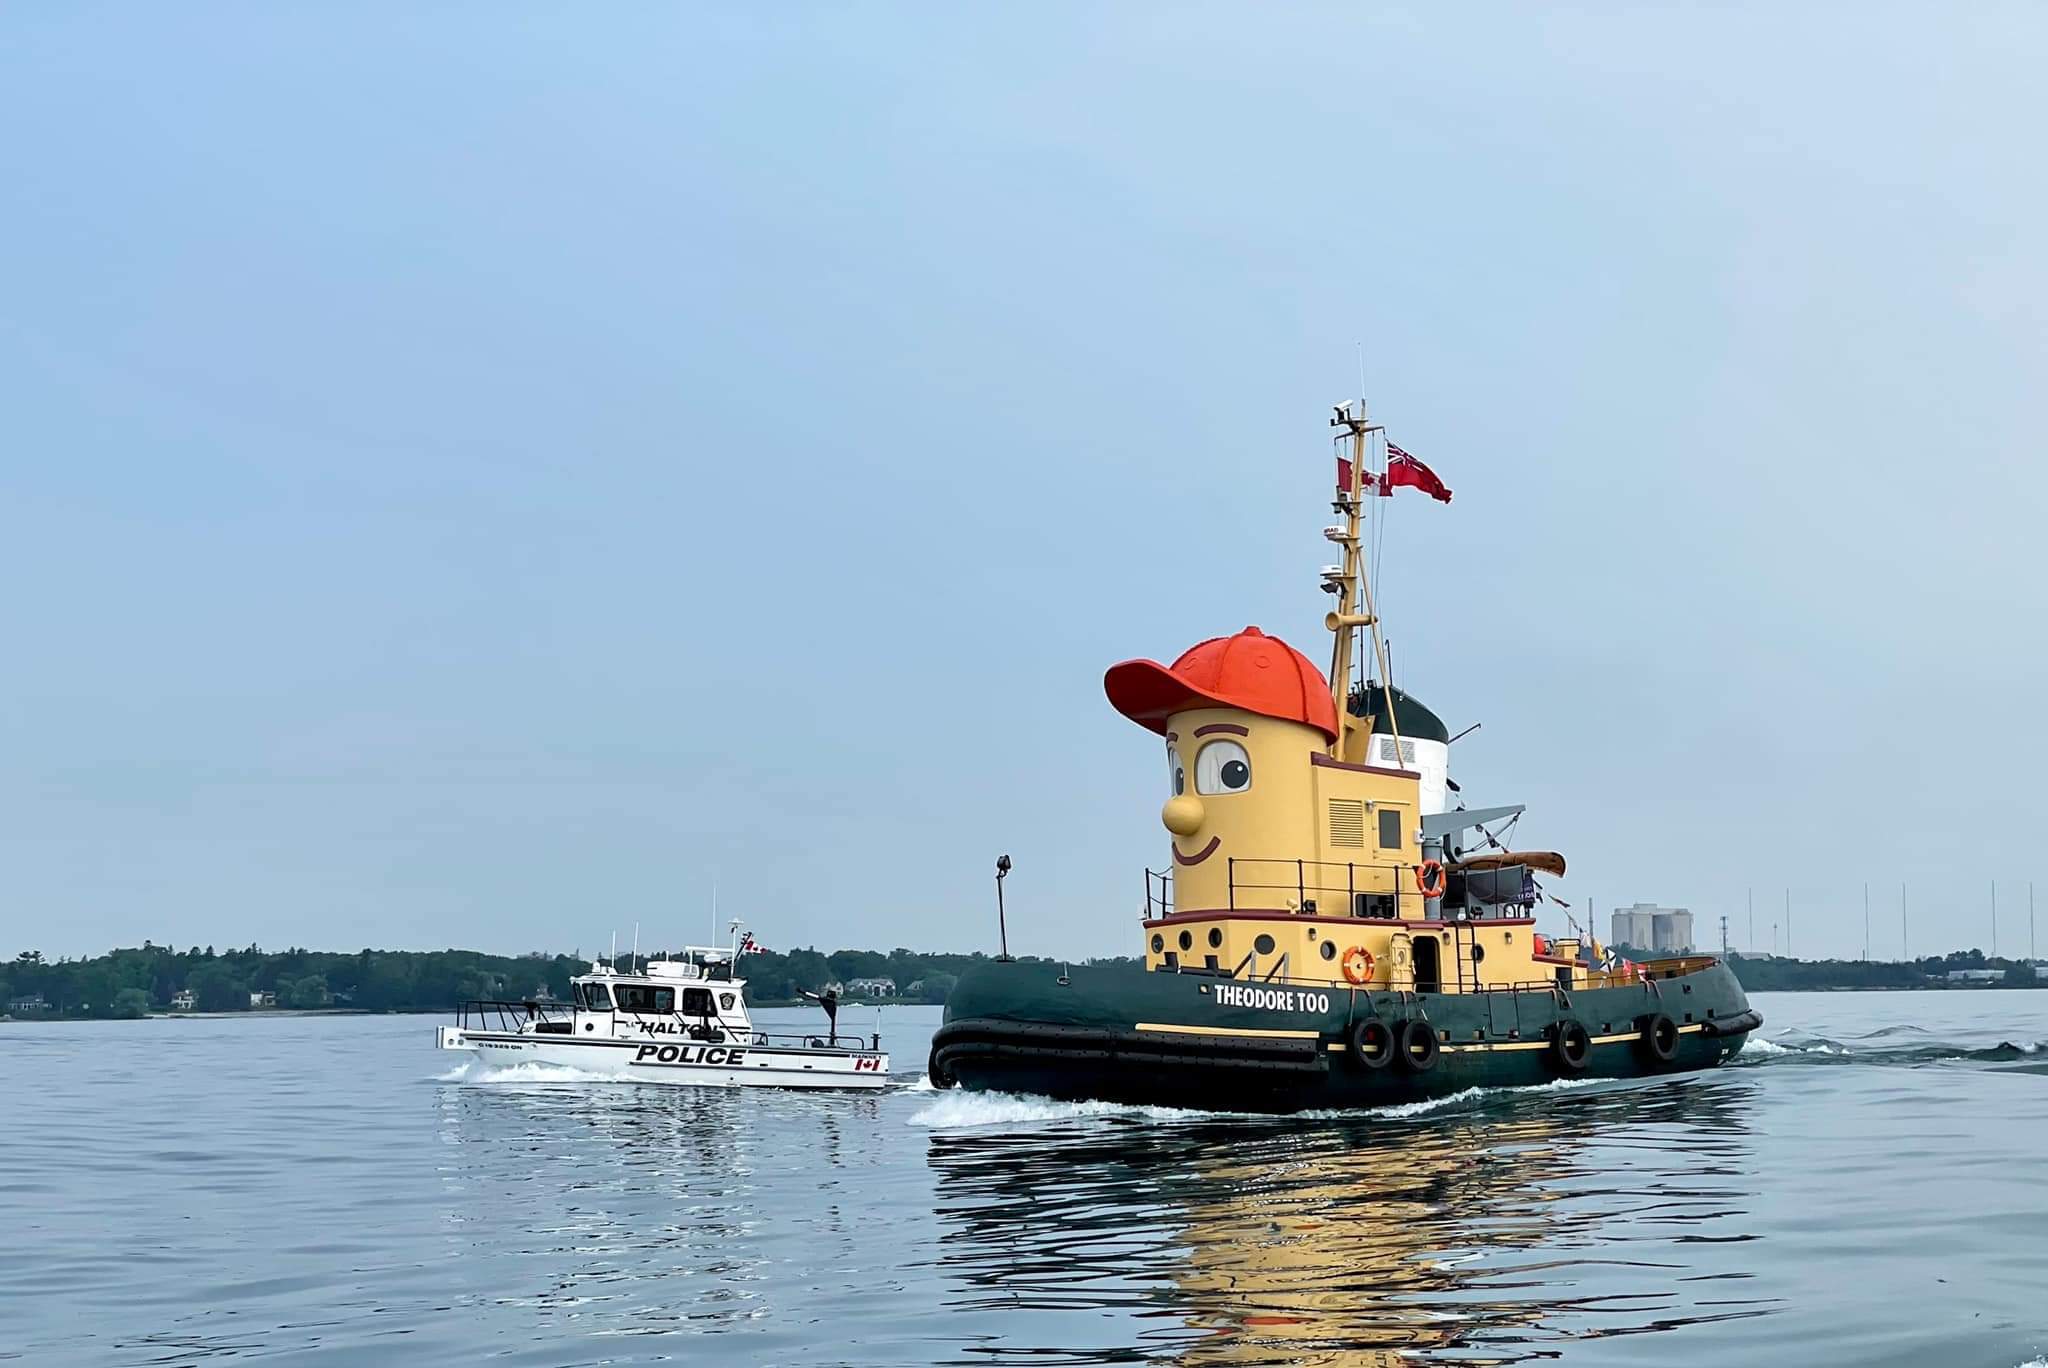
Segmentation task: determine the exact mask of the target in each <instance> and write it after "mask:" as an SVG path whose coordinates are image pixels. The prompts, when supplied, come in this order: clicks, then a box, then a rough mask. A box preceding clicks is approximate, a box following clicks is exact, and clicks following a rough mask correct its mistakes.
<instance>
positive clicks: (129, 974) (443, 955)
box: [0, 941, 987, 1017]
mask: <svg viewBox="0 0 2048 1368" xmlns="http://www.w3.org/2000/svg"><path fill="white" fill-rule="evenodd" d="M660 953H661V952H659V951H649V952H648V957H649V958H655V957H658V956H659V954H660ZM986 958H987V956H985V955H983V954H980V953H975V954H971V955H925V954H919V953H917V952H916V951H912V950H902V949H898V950H891V951H888V952H886V953H884V952H882V951H879V950H835V951H832V952H831V953H829V954H828V953H826V952H824V951H820V950H811V949H805V950H791V951H788V952H786V953H777V952H775V951H757V952H755V953H752V954H749V955H745V956H743V957H742V960H741V964H740V966H739V968H740V974H741V976H742V977H744V978H745V979H747V980H748V988H747V996H748V998H749V999H750V1000H751V1001H752V1002H754V1003H755V1004H757V1005H761V1004H773V1003H776V1002H787V1001H792V1000H796V999H798V998H799V997H800V996H801V995H802V994H803V993H805V992H813V993H815V992H820V991H822V990H823V989H824V988H826V987H827V986H828V985H831V984H839V985H841V987H842V991H844V988H845V985H847V984H850V983H851V982H852V981H853V980H855V979H892V980H894V982H895V987H896V992H895V1000H899V1001H905V1002H926V1003H939V1002H944V1001H945V1000H946V995H947V994H948V993H950V992H951V991H952V990H953V985H954V983H955V982H956V981H957V980H958V978H959V976H960V974H961V973H963V972H964V971H965V970H966V969H967V968H968V966H970V965H972V964H975V963H977V962H979V961H981V960H984V959H986ZM589 967H590V964H589V961H588V960H584V959H578V958H576V957H574V956H570V955H549V954H545V953H541V952H538V951H536V952H534V953H532V954H527V955H517V956H508V955H486V954H483V953H482V952H480V951H476V950H425V951H421V950H359V951H356V952H355V953H353V954H350V953H346V952H336V951H328V950H304V949H291V950H274V951H266V950H261V949H259V948H257V947H256V946H253V945H252V946H249V947H248V948H247V949H243V950H222V951H218V952H216V951H215V950H214V948H213V947H212V946H210V945H209V946H207V947H205V948H204V949H202V948H200V947H199V946H196V945H195V946H193V947H192V948H190V949H188V950H179V949H176V948H174V947H172V946H167V945H154V944H152V943H150V942H149V941H144V942H143V943H142V945H141V946H140V947H139V948H134V949H120V950H114V951H111V952H109V953H107V954H105V955H98V956H93V957H90V958H86V959H71V960H67V959H58V960H48V959H45V958H44V957H43V955H42V954H41V952H39V951H35V950H24V951H22V952H21V953H20V954H19V955H17V956H16V957H15V958H14V959H12V960H10V961H7V962H5V963H0V1013H5V1012H12V1013H13V1014H14V1015H17V1016H24V1015H38V1016H44V1015H46V1016H87V1017H140V1016H147V1015H149V1014H150V1013H152V1012H164V1011H169V1010H171V1009H172V1005H173V1000H174V999H176V998H178V997H179V995H180V994H181V993H185V992H189V993H191V995H192V1004H191V1006H192V1010H194V1011H200V1012H242V1011H248V1010H250V1008H251V998H252V995H254V996H255V997H256V998H257V999H258V1000H259V1001H262V1003H263V1005H264V1006H272V1005H275V1006H277V1007H286V1008H299V1009H318V1008H345V1009H350V1008H352V1009H354V1010H357V1011H364V1012H413V1011H433V1010H439V1009H444V1008H449V1007H453V1006H454V1005H455V1004H456V1003H458V1002H463V1001H468V1000H471V999H476V998H500V999H509V1000H512V1001H523V1000H525V999H527V998H533V997H539V996H541V995H542V994H543V993H545V994H546V995H548V996H551V997H554V998H562V999H565V998H567V997H568V996H569V980H570V978H571V977H572V976H574V975H576V974H580V973H583V972H585V971H586V970H587V969H589ZM265 994H268V995H270V999H271V1000H266V999H264V998H263V995H265ZM848 996H849V997H851V998H856V999H858V998H859V997H860V996H861V995H859V994H848ZM273 1000H274V1001H273Z"/></svg>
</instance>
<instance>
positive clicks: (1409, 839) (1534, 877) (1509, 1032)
mask: <svg viewBox="0 0 2048 1368" xmlns="http://www.w3.org/2000/svg"><path fill="white" fill-rule="evenodd" d="M1333 426H1334V427H1336V428H1337V429H1338V439H1339V442H1340V444H1341V445H1340V454H1341V455H1342V456H1343V457H1344V459H1342V460H1340V464H1339V470H1340V478H1341V479H1342V481H1343V483H1342V484H1340V487H1339V489H1338V491H1337V495H1336V500H1335V508H1336V510H1337V512H1338V513H1339V514H1340V515H1341V517H1342V519H1343V521H1342V522H1341V523H1339V524H1337V525H1335V526H1331V527H1328V528H1325V529H1324V535H1325V537H1327V538H1328V539H1329V540H1330V541H1331V542H1333V543H1335V544H1336V545H1337V546H1338V547H1339V548H1340V549H1341V552H1342V561H1341V563H1339V564H1335V565H1331V566H1328V567H1326V568H1325V569H1324V570H1323V571H1322V583H1323V588H1324V589H1325V590H1326V591H1327V592H1329V593H1331V594H1332V595H1334V596H1335V607H1334V608H1333V610H1332V611H1330V612H1329V613H1328V614H1327V615H1326V616H1325V619H1324V625H1325V627H1326V628H1327V629H1328V630H1329V631H1330V632H1331V633H1332V634H1333V637H1334V640H1333V643H1332V648H1331V662H1330V672H1329V674H1328V676H1327V677H1326V676H1325V675H1324V674H1323V673H1322V671H1321V670H1320V669H1318V667H1317V666H1316V664H1315V663H1314V662H1312V661H1311V660H1309V659H1308V657H1306V656H1305V655H1303V654H1302V653H1301V652H1299V651H1297V650H1295V649H1294V648H1293V647H1291V646H1289V645H1288V644H1287V643H1286V642H1284V641H1282V640H1280V639H1279V638H1277V637H1273V636H1269V635H1267V634H1266V633H1264V632H1262V631H1260V630H1259V629H1258V628H1257V627H1247V628H1245V629H1244V630H1243V631H1241V632H1238V633H1237V634H1235V635H1233V636H1226V637H1217V638H1214V639H1212V640H1209V641H1204V642H1202V643H1200V644H1199V645H1196V646H1194V647H1193V648H1191V649H1190V650H1188V651H1186V652H1184V653H1183V654H1182V655H1181V656H1180V657H1179V658H1178V659H1176V660H1175V661H1174V662H1173V664H1172V665H1161V664H1158V663H1156V662H1154V661H1150V660H1131V661H1125V662H1124V663H1122V664H1119V665H1116V666H1113V667H1111V669H1110V670H1109V672H1108V674H1107V675H1106V676H1105V678H1104V681H1103V683H1104V689H1105V692H1106V693H1107V695H1108V700H1109V703H1110V706H1111V707H1113V708H1115V709H1116V710H1117V711H1118V712H1119V713H1121V714H1122V715H1123V716H1125V717H1126V718H1129V719H1130V720H1131V721H1132V722H1135V723H1136V724H1138V725H1139V726H1140V727H1143V728H1145V729H1146V730H1148V731H1150V732H1152V733H1154V734H1155V735H1156V736H1158V737H1159V738H1160V739H1161V741H1163V743H1164V752H1165V755H1164V758H1165V762H1166V764H1165V769H1166V775H1167V786H1168V794H1167V797H1166V800H1165V804H1164V806H1163V807H1162V809H1161V811H1160V821H1161V823H1162V824H1163V825H1164V827H1165V828H1166V834H1167V837H1168V851H1167V862H1166V863H1165V865H1164V867H1163V868H1162V869H1159V870H1151V869H1148V870H1147V871H1146V875H1145V902H1144V910H1143V917H1142V934H1143V937H1144V941H1143V963H1142V967H1109V966H1079V967H1072V968H1060V967H1058V966H1055V967H1053V968H1052V969H1047V968H1045V967H1044V966H1040V965H1030V964H1021V963H1016V962H1007V961H996V962H992V963H989V964H986V965H983V966H978V967H977V968H975V969H973V970H970V971H969V973H968V974H967V975H965V976H963V977H962V979H961V981H960V982H959V984H958V985H957V986H956V988H955V990H954V992H953V994H952V995H951V997H950V998H949V1000H948V1003H947V1007H946V1020H945V1023H944V1025H942V1026H941V1028H940V1030H939V1031H938V1032H937V1033H936V1035H935V1036H934V1041H933V1051H932V1056H931V1061H930V1072H931V1077H932V1079H933V1081H934V1082H935V1083H937V1084H939V1085H940V1086H952V1085H960V1086H965V1087H969V1088H1002V1089H1010V1090H1019V1091H1030V1092H1040V1093H1047V1094H1050V1095H1053V1096H1063V1097H1085V1098H1110V1099H1115V1100H1127V1101H1141V1102H1161V1103H1167V1104H1172V1105H1182V1106H1194V1107H1211V1108H1219V1109H1233V1110H1234V1109H1247V1110H1279V1111H1286V1110H1296V1109H1300V1108H1304V1107H1326V1106H1331V1105H1345V1104H1351V1103H1365V1104H1370V1103H1375V1102H1381V1101H1387V1100H1398V1099H1401V1098H1406V1097H1418V1096H1429V1095H1432V1094H1437V1093H1443V1092H1449V1091H1454V1090H1457V1089H1460V1088H1466V1087H1472V1086H1487V1085H1503V1084H1510V1085H1511V1084H1522V1083H1536V1082H1541V1081H1544V1080H1545V1079H1549V1078H1556V1077H1574V1076H1582V1075H1587V1076H1629V1075H1636V1074H1650V1073H1660V1072H1667V1071H1672V1070H1682V1069H1694V1068H1702V1067H1706V1066H1710V1065H1713V1064H1717V1063H1719V1062H1721V1061H1722V1060H1724V1059H1726V1058H1727V1057H1729V1056H1730V1055H1732V1054H1734V1053H1735V1051H1736V1050H1738V1049H1739V1048H1740V1047H1741V1045H1742V1042H1743V1040H1744V1039H1745V1038H1746V1036H1747V1033H1748V1032H1749V1031H1751V1030H1753V1029H1755V1027H1756V1026H1757V1025H1759V1024H1761V1021H1762V1018H1761V1016H1760V1015H1759V1014H1758V1013H1757V1012H1755V1011H1754V1010H1753V1009H1751V1007H1750V1006H1749V1003H1748V999H1747V998H1746V997H1745V995H1744V994H1743V991H1742V988H1741V986H1740V985H1739V984H1738V983H1737V982H1736V980H1735V977H1734V975H1733V973H1732V972H1730V971H1729V969H1728V968H1727V967H1726V966H1725V965H1723V964H1722V963H1720V962H1719V961H1718V960H1717V959H1715V958H1713V957H1710V956H1705V955H1691V956H1685V957H1682V958H1676V959H1667V960H1660V961H1655V962H1651V963H1646V964H1631V963H1628V962H1625V961H1621V960H1618V959H1616V958H1615V957H1614V956H1613V955H1611V954H1609V953H1606V952H1604V951H1602V950H1601V948H1600V947H1599V946H1597V944H1595V943H1594V942H1593V941H1592V940H1591V938H1590V936H1587V937H1584V938H1579V937H1575V936H1574V937H1559V938H1556V939H1552V940H1546V939H1545V938H1544V937H1543V936H1541V935H1539V934H1538V933H1537V927H1536V918H1535V909H1536V906H1537V904H1538V901H1539V899H1540V898H1541V897H1542V896H1543V895H1542V893H1541V890H1540V888H1539V885H1538V876H1539V875H1544V876H1549V877H1561V876H1562V875H1563V874H1564V872H1565V861H1564V857H1563V856H1562V855H1559V854H1557V853H1556V852H1553V851H1516V850H1512V849H1509V848H1508V847H1507V846H1506V845H1504V844H1503V842H1502V839H1501V836H1502V834H1503V833H1504V832H1505V831H1507V830H1508V829H1510V828H1511V827H1512V825H1513V824H1514V822H1515V821H1516V820H1517V819H1518V818H1519V817H1520V816H1521V814H1522V812H1523V807H1522V806H1521V805H1519V804H1514V805H1505V806H1496V807H1481V808H1467V807H1465V806H1464V804H1463V802H1462V801H1461V800H1460V801H1457V802H1455V803H1454V802H1453V801H1452V800H1453V796H1454V794H1455V793H1456V786H1455V785H1454V784H1453V783H1452V781H1451V779H1450V751H1451V746H1450V743H1451V739H1452V738H1451V736H1450V733H1449V731H1448V729H1447V728H1446V727H1445V726H1444V724H1443V722H1442V721H1441V720H1440V719H1439V718H1438V717H1437V716H1436V714H1435V713H1433V712H1431V711H1430V709H1429V708H1427V707H1426V706H1424V705H1423V704H1422V703H1421V702H1420V701H1419V700H1418V699H1416V698H1414V697H1413V696H1411V695H1409V694H1408V693H1406V692H1404V691H1403V690H1401V689H1399V688H1395V687H1392V686H1391V685H1390V684H1388V683H1385V682H1383V681H1385V680H1386V679H1387V677H1388V670H1387V659H1386V649H1385V644H1384V642H1383V641H1382V639H1381V638H1380V635H1379V632H1378V620H1377V617H1376V615H1375V612H1374V608H1373V603H1372V594H1371V587H1370V584H1369V583H1368V580H1367V574H1366V571H1367V566H1366V561H1365V557H1364V555H1363V554H1362V551H1361V548H1362V546H1363V545H1364V542H1365V537H1364V533H1363V530H1362V527H1361V517H1362V514H1363V511H1364V505H1365V503H1366V501H1367V500H1368V498H1370V497H1372V496H1373V495H1374V494H1377V493H1380V492H1391V488H1392V486H1393V484H1394V483H1407V482H1409V481H1407V480H1401V479H1397V480H1395V481H1391V482H1390V481H1389V478H1388V473H1387V472H1389V471H1390V470H1391V469H1393V466H1390V465H1389V464H1388V463H1387V462H1386V460H1385V456H1384V443H1383V442H1382V441H1380V440H1378V434H1379V432H1380V428H1379V426H1378V425H1377V424H1374V423H1371V422H1369V421H1368V420H1367V418H1366V414H1365V407H1364V405H1363V404H1362V403H1358V404H1348V405H1345V406H1343V407H1342V408H1340V409H1339V410H1338V416H1337V418H1336V419H1335V420H1334V422H1333ZM1402 459H1412V458H1406V457H1405V455H1404V454H1403V455H1397V456H1396V458H1395V463H1396V464H1398V462H1399V461H1400V460H1402ZM1429 478H1430V479H1431V480H1434V476H1433V475H1432V476H1430V477H1429ZM1443 493H1444V497H1445V498H1446V499H1447V498H1448V491H1444V492H1443ZM1362 644H1363V649H1362ZM1367 649H1369V651H1370V658H1369V659H1367V658H1366V657H1365V656H1364V654H1363V650H1367ZM1368 665H1369V666H1370V667H1371V669H1370V671H1369V672H1368V669H1367V668H1366V667H1367V666H1368ZM1354 670H1356V675H1354Z"/></svg>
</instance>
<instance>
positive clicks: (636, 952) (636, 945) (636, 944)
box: [626, 922, 640, 974]
mask: <svg viewBox="0 0 2048 1368" xmlns="http://www.w3.org/2000/svg"><path fill="white" fill-rule="evenodd" d="M639 958H640V923H639V922H634V923H633V960H637V959H639ZM633 960H628V961H626V963H627V964H628V965H631V964H632V963H633ZM633 972H634V973H636V974H637V973H639V972H640V971H639V970H638V969H635V970H633Z"/></svg>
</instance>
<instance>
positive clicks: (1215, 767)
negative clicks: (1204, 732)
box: [1195, 741, 1252, 793]
mask: <svg viewBox="0 0 2048 1368" xmlns="http://www.w3.org/2000/svg"><path fill="white" fill-rule="evenodd" d="M1251 786H1252V758H1251V756H1249V755H1247V754H1245V749H1244V747H1243V746H1240V745H1238V744H1237V742H1235V741H1211V742H1210V743H1209V744H1208V745H1206V746H1204V747H1202V753H1201V754H1200V755H1197V756H1196V757H1195V792H1197V793H1243V792H1244V791H1245V790H1246V789H1248V788H1250V787H1251Z"/></svg>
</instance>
